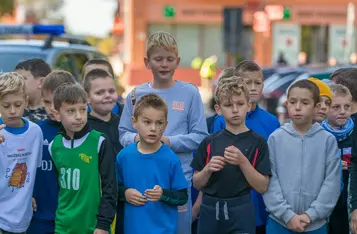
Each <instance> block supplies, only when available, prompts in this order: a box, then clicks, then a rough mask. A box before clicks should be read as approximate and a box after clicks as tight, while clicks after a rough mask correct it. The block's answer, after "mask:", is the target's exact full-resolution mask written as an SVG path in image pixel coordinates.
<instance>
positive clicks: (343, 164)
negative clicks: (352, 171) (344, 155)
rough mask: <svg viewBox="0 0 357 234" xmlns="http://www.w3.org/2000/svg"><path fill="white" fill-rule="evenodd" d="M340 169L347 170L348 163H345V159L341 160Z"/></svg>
mask: <svg viewBox="0 0 357 234" xmlns="http://www.w3.org/2000/svg"><path fill="white" fill-rule="evenodd" d="M342 169H343V170H348V164H347V162H346V161H343V160H342Z"/></svg>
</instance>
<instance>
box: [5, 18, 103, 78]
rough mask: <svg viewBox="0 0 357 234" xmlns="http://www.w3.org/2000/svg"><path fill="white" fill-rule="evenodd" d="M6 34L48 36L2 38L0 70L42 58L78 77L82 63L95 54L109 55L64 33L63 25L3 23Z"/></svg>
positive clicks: (54, 67) (98, 56)
mask: <svg viewBox="0 0 357 234" xmlns="http://www.w3.org/2000/svg"><path fill="white" fill-rule="evenodd" d="M4 35H25V37H26V35H47V36H48V37H47V39H45V40H32V39H29V40H26V39H20V40H19V39H10V40H1V39H0V72H9V71H12V70H13V69H14V68H15V66H16V65H17V64H18V63H19V62H21V61H24V60H27V59H31V58H41V59H43V60H45V61H46V62H47V63H48V64H49V65H50V66H51V68H52V69H63V70H66V71H68V72H71V73H72V74H73V75H74V76H75V77H76V78H77V79H79V78H80V77H81V72H82V67H83V65H84V64H85V63H86V62H87V61H88V60H90V59H93V58H104V59H106V57H105V56H104V55H103V54H101V53H100V52H98V51H97V50H96V49H95V48H94V47H92V46H90V44H89V43H88V42H87V41H85V40H83V39H80V38H78V37H73V36H69V35H66V34H65V28H64V26H63V25H40V24H36V25H3V24H0V36H4Z"/></svg>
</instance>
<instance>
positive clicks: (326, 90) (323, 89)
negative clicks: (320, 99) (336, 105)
mask: <svg viewBox="0 0 357 234" xmlns="http://www.w3.org/2000/svg"><path fill="white" fill-rule="evenodd" d="M308 80H309V81H312V82H314V83H315V84H316V85H317V87H319V90H320V96H325V97H328V98H330V100H331V101H332V92H331V89H330V87H329V86H328V85H327V84H326V83H325V82H323V81H321V80H319V79H317V78H314V77H310V78H309V79H308Z"/></svg>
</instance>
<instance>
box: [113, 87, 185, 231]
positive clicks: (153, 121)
mask: <svg viewBox="0 0 357 234" xmlns="http://www.w3.org/2000/svg"><path fill="white" fill-rule="evenodd" d="M167 112H168V107H167V104H166V103H165V101H164V100H163V99H162V98H160V97H159V96H158V95H157V94H147V95H144V96H142V97H141V98H140V99H139V100H138V102H137V104H136V107H135V110H134V115H133V126H134V127H135V129H137V131H138V135H139V136H140V141H139V142H138V143H132V144H130V145H129V146H127V147H125V148H124V149H123V150H122V151H121V152H120V153H119V155H118V157H117V160H116V169H117V177H118V182H119V198H120V200H122V201H125V216H124V233H125V234H137V233H146V234H158V233H167V234H175V233H176V232H177V228H178V227H177V220H178V210H177V206H182V205H184V204H186V203H187V200H188V193H187V185H188V184H187V181H186V179H185V176H184V174H183V171H182V168H181V163H180V159H179V158H178V157H177V156H176V154H175V153H174V152H173V151H172V150H171V149H170V147H169V146H167V145H166V144H165V143H163V142H161V137H162V135H163V133H164V131H165V128H166V126H167V115H168V114H167ZM143 172H144V173H143Z"/></svg>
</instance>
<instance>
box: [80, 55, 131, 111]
mask: <svg viewBox="0 0 357 234" xmlns="http://www.w3.org/2000/svg"><path fill="white" fill-rule="evenodd" d="M94 69H102V70H104V71H106V72H108V73H109V74H110V75H111V77H112V79H113V80H114V85H115V88H116V91H118V90H120V91H122V92H117V102H116V104H115V106H114V107H113V110H112V111H113V113H114V114H116V115H118V116H119V117H120V116H121V113H122V112H123V108H124V105H123V104H122V103H121V102H122V98H121V95H122V93H123V92H124V89H123V88H122V87H121V86H120V85H119V83H118V81H117V79H115V74H114V69H113V67H112V65H111V64H110V62H109V61H108V60H106V59H91V60H89V61H88V62H86V64H84V66H83V68H82V80H84V78H85V77H86V75H87V74H88V72H90V71H92V70H94ZM88 112H91V107H90V106H88Z"/></svg>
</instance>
